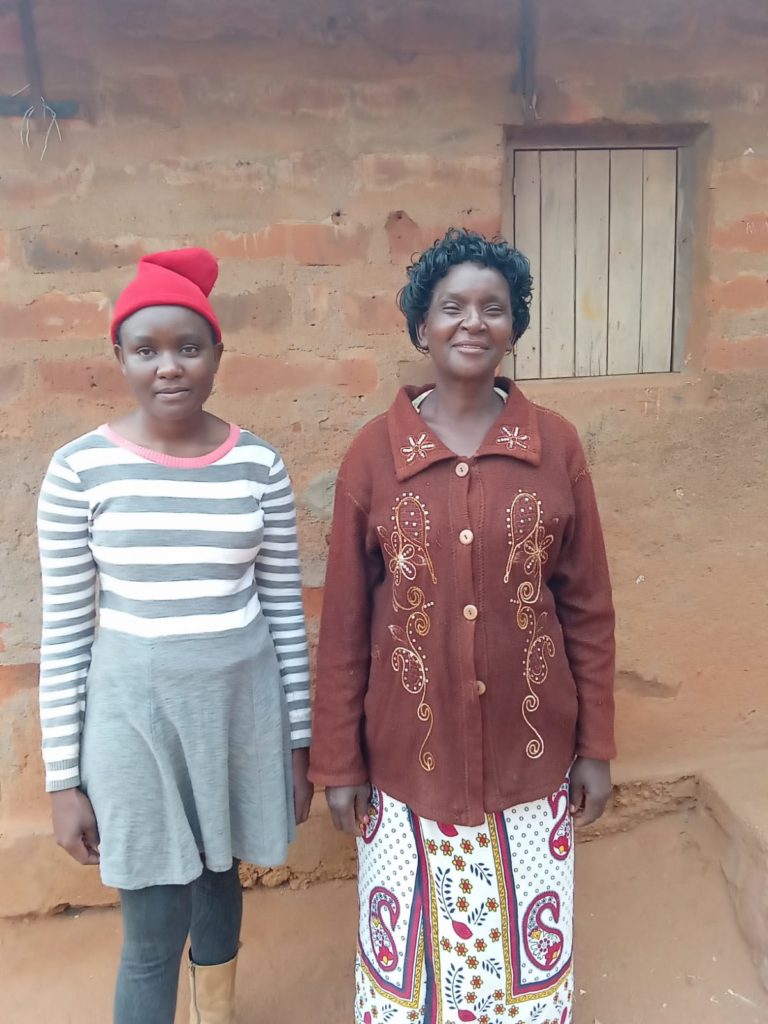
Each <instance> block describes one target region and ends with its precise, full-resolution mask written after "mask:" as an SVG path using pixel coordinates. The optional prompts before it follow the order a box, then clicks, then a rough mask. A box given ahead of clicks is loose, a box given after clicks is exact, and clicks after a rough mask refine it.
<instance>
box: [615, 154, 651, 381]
mask: <svg viewBox="0 0 768 1024" xmlns="http://www.w3.org/2000/svg"><path fill="white" fill-rule="evenodd" d="M610 222H611V223H610V233H609V235H610V241H609V257H608V259H609V280H608V373H637V372H638V370H639V368H640V299H641V290H640V289H641V276H642V268H643V151H642V150H641V149H613V150H611V198H610Z"/></svg>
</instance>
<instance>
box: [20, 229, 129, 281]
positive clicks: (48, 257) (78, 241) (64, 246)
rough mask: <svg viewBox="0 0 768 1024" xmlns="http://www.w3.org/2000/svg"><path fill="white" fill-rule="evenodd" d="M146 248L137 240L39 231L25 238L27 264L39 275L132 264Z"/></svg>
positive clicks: (103, 268) (96, 269) (95, 269)
mask: <svg viewBox="0 0 768 1024" xmlns="http://www.w3.org/2000/svg"><path fill="white" fill-rule="evenodd" d="M147 251H148V250H147V248H146V246H145V244H144V243H143V242H141V241H139V239H128V240H123V239H121V240H119V241H108V240H89V239H85V238H83V237H82V236H81V237H79V238H76V237H63V236H56V235H49V234H47V233H40V234H33V235H29V236H28V237H27V238H25V240H24V256H25V258H26V261H27V265H28V266H29V267H30V268H31V269H32V270H34V271H35V272H36V273H38V274H52V273H58V272H60V271H67V270H77V271H86V272H88V271H99V270H105V269H108V268H113V267H132V266H133V265H134V264H135V263H136V262H137V261H138V260H139V259H140V258H141V257H142V256H143V255H144V254H145V253H146V252H147Z"/></svg>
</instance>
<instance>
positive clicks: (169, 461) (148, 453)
mask: <svg viewBox="0 0 768 1024" xmlns="http://www.w3.org/2000/svg"><path fill="white" fill-rule="evenodd" d="M99 433H100V434H102V435H103V436H104V437H106V438H108V439H109V440H110V441H112V443H113V444H116V445H118V446H119V447H120V448H125V449H126V451H129V452H133V454H134V455H138V456H139V458H141V459H146V460H147V461H148V462H156V463H157V464H158V465H160V466H169V467H170V468H171V469H201V468H203V467H204V466H212V465H213V463H214V462H218V461H219V459H223V458H224V456H225V455H227V454H228V453H229V452H231V451H232V449H233V448H234V447H235V445H236V444H237V442H238V441H239V440H240V427H238V426H236V425H235V424H234V423H230V425H229V435H228V437H227V439H226V441H224V442H223V443H222V444H220V445H219V447H218V448H214V449H213V451H212V452H208V453H207V454H206V455H196V456H194V458H181V457H179V456H178V455H167V454H166V453H165V452H156V451H155V450H154V449H153V448H143V447H142V446H141V445H140V444H134V443H133V441H129V440H128V438H127V437H122V436H121V435H120V434H118V433H117V432H116V431H114V430H113V429H112V427H110V425H109V424H108V423H105V424H104V425H103V426H101V427H99Z"/></svg>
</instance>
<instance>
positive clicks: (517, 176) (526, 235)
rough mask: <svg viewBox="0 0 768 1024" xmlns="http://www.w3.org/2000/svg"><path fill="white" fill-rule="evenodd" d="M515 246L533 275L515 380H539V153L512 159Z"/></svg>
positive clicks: (526, 152) (522, 153) (522, 152)
mask: <svg viewBox="0 0 768 1024" xmlns="http://www.w3.org/2000/svg"><path fill="white" fill-rule="evenodd" d="M514 161H515V162H514V186H513V187H514V193H515V203H514V207H515V213H514V221H515V246H516V247H517V248H518V249H519V250H520V252H522V253H523V254H524V255H525V256H527V257H528V259H529V260H530V263H531V274H532V275H533V297H532V299H531V325H530V327H529V328H528V330H527V331H526V332H525V334H524V335H523V336H522V338H521V339H520V341H519V342H518V343H517V346H516V348H515V378H516V379H517V380H532V379H535V378H537V377H540V376H541V316H540V304H541V282H540V268H541V233H540V231H541V180H540V171H539V153H538V150H517V151H516V153H515V157H514Z"/></svg>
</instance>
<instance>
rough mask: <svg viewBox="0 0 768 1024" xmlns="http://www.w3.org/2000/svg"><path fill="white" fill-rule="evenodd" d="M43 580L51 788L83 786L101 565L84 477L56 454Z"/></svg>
mask: <svg viewBox="0 0 768 1024" xmlns="http://www.w3.org/2000/svg"><path fill="white" fill-rule="evenodd" d="M37 529H38V540H39V546H40V564H41V569H42V579H43V631H42V642H41V646H40V720H41V725H42V734H43V761H44V763H45V771H46V790H47V791H48V792H49V793H50V792H54V791H55V790H60V789H72V788H74V787H76V786H79V785H80V733H81V730H82V723H83V717H84V715H85V681H86V676H87V674H88V668H89V666H90V662H91V647H92V645H93V638H94V632H95V625H96V565H95V563H94V560H93V555H92V553H91V549H90V546H89V509H88V499H87V496H86V495H85V493H84V490H83V486H82V483H81V481H80V478H79V476H78V475H77V473H75V472H74V470H72V469H71V468H70V467H69V466H68V465H67V463H66V461H65V460H64V459H63V458H62V457H61V456H60V455H56V456H54V458H53V460H52V461H51V464H50V466H49V467H48V472H47V474H46V476H45V479H44V481H43V486H42V489H41V491H40V498H39V502H38V525H37Z"/></svg>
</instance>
